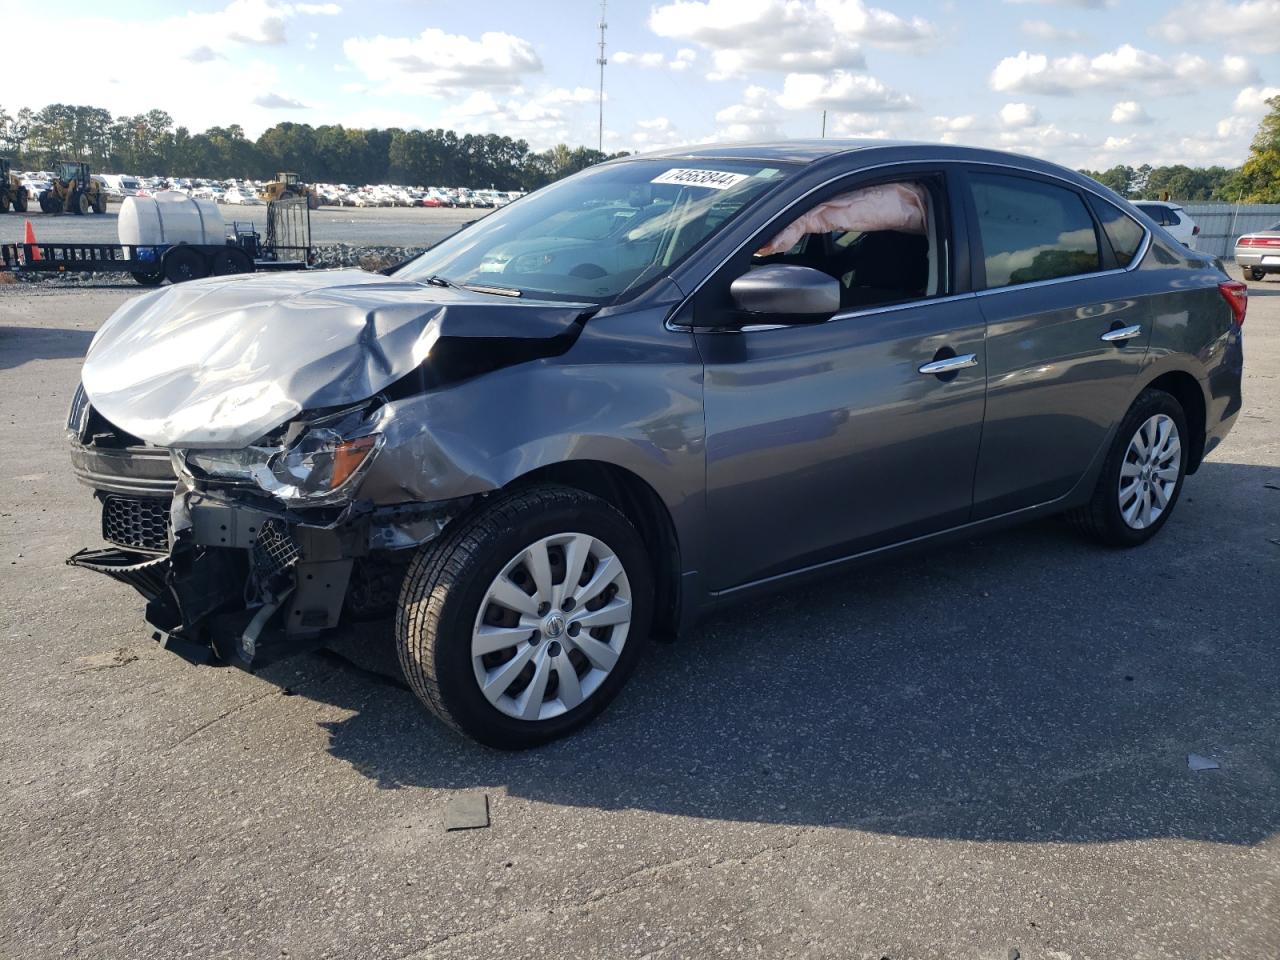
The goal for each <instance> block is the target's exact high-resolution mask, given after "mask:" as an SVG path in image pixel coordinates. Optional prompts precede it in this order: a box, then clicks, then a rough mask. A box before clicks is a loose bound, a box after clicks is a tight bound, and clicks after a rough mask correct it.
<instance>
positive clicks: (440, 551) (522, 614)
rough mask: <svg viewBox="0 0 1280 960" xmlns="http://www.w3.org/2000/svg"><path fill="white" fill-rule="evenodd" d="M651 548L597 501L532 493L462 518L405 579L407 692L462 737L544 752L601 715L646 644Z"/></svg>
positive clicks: (562, 491)
mask: <svg viewBox="0 0 1280 960" xmlns="http://www.w3.org/2000/svg"><path fill="white" fill-rule="evenodd" d="M650 563H651V561H650V558H649V556H648V553H647V552H646V550H645V546H644V542H643V541H642V540H641V538H640V535H639V534H638V533H637V532H636V530H635V528H634V527H633V526H632V525H631V523H630V522H629V521H628V520H627V519H626V517H624V516H623V515H622V514H621V513H619V512H618V510H616V509H615V508H614V507H613V506H612V505H610V504H609V503H607V502H606V501H604V500H601V499H600V498H599V497H595V496H592V495H590V494H587V493H583V492H582V491H579V490H574V489H571V488H567V487H555V486H543V487H531V488H529V489H527V490H523V491H518V492H515V493H512V494H508V495H506V496H502V497H499V498H497V499H495V500H493V501H492V502H491V503H489V504H487V505H485V506H484V507H483V508H482V509H481V510H480V511H479V512H477V513H475V514H474V515H472V516H470V517H466V518H461V519H460V520H458V521H455V522H454V523H453V524H451V525H450V527H449V528H447V529H446V531H445V533H444V534H443V535H442V537H441V538H440V539H439V540H437V541H434V542H432V543H430V544H427V545H426V546H425V547H423V548H422V549H421V550H420V551H419V553H418V555H417V556H416V557H415V558H414V560H413V563H412V564H411V566H410V567H409V571H408V573H407V574H406V576H405V580H404V584H403V586H402V588H401V592H400V602H399V606H398V609H397V613H396V645H397V648H398V651H399V654H400V664H401V666H402V667H403V669H404V674H405V678H406V679H407V680H408V682H409V685H410V687H412V689H413V691H414V692H415V693H416V694H417V695H418V697H419V698H421V700H422V701H423V703H425V704H426V706H427V707H428V708H429V709H430V710H431V712H432V713H434V714H435V715H436V716H438V717H439V718H440V719H441V720H443V721H444V722H445V723H447V724H449V725H450V726H451V727H453V728H454V729H456V730H458V731H460V732H462V733H465V734H467V735H468V736H471V737H473V738H474V739H476V740H478V741H480V742H481V743H484V744H487V745H489V746H491V747H498V748H500V749H505V750H516V749H523V748H526V747H533V746H537V745H539V744H542V743H546V742H548V741H550V740H554V739H556V738H557V737H562V736H564V735H565V734H567V733H570V732H571V731H573V730H575V729H577V728H578V727H580V726H582V725H583V724H585V723H586V722H587V721H588V720H590V719H591V718H592V717H594V716H595V715H596V714H598V713H599V712H600V711H601V710H603V709H604V708H605V707H606V706H607V705H608V703H609V702H610V701H611V700H612V699H613V698H614V697H615V696H616V695H617V693H618V691H619V690H620V689H621V688H622V685H623V684H624V683H625V682H626V679H627V677H628V676H629V675H630V673H631V671H632V670H633V669H634V668H635V665H636V662H637V660H638V658H639V656H640V652H641V648H642V647H643V645H644V644H645V642H646V641H647V640H648V633H649V624H650V620H651V617H652V607H653V576H652V572H651V569H650Z"/></svg>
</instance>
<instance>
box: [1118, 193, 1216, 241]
mask: <svg viewBox="0 0 1280 960" xmlns="http://www.w3.org/2000/svg"><path fill="white" fill-rule="evenodd" d="M1134 206H1135V207H1137V208H1138V209H1139V210H1141V211H1142V212H1143V213H1145V214H1146V215H1147V216H1148V217H1150V218H1151V219H1152V220H1154V221H1155V222H1156V223H1158V224H1160V226H1162V227H1164V228H1165V229H1166V230H1168V231H1169V232H1170V233H1171V234H1173V238H1174V239H1175V240H1177V241H1178V242H1179V243H1181V244H1182V245H1183V246H1184V247H1186V248H1187V249H1189V250H1194V249H1195V248H1196V237H1197V236H1198V235H1199V233H1200V228H1199V227H1198V226H1196V222H1195V221H1194V220H1192V219H1191V217H1189V216H1188V215H1187V211H1185V210H1183V209H1182V208H1181V207H1180V206H1178V205H1177V204H1176V203H1167V202H1165V201H1163V200H1142V201H1139V202H1137V203H1135V204H1134Z"/></svg>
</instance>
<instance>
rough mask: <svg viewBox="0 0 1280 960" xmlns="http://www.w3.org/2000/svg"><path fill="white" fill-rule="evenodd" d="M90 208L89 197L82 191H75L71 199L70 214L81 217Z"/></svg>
mask: <svg viewBox="0 0 1280 960" xmlns="http://www.w3.org/2000/svg"><path fill="white" fill-rule="evenodd" d="M91 209H92V208H91V207H90V206H89V196H88V194H86V193H85V192H84V191H83V190H77V191H76V192H75V194H74V195H73V196H72V197H71V212H72V213H74V214H76V215H77V216H81V217H83V216H84V215H85V214H87V213H88V212H89V211H90V210H91Z"/></svg>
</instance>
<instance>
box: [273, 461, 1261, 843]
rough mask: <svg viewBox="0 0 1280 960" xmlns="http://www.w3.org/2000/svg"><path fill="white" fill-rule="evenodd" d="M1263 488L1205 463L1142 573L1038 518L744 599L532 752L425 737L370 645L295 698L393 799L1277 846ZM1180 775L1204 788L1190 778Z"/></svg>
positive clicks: (422, 719)
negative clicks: (415, 792)
mask: <svg viewBox="0 0 1280 960" xmlns="http://www.w3.org/2000/svg"><path fill="white" fill-rule="evenodd" d="M1266 483H1275V484H1277V485H1280V470H1277V469H1275V468H1264V467H1258V466H1250V465H1243V464H1231V463H1215V462H1212V461H1211V462H1209V463H1207V464H1206V465H1205V466H1204V468H1203V469H1202V470H1201V472H1200V473H1199V474H1197V476H1196V477H1194V478H1192V480H1191V481H1190V483H1189V484H1188V486H1187V487H1186V489H1185V491H1184V495H1183V501H1182V503H1181V504H1180V507H1179V513H1178V515H1177V516H1176V517H1175V518H1174V519H1173V521H1172V522H1171V523H1170V524H1169V525H1168V526H1167V527H1166V528H1165V530H1164V531H1163V532H1162V534H1161V536H1160V537H1158V538H1157V539H1156V540H1155V541H1153V542H1152V543H1150V544H1148V545H1147V546H1145V547H1143V548H1140V549H1138V550H1131V551H1112V550H1105V549H1102V548H1099V547H1097V546H1094V545H1092V544H1091V543H1089V542H1087V541H1085V540H1083V539H1081V538H1080V537H1079V536H1077V535H1076V534H1075V533H1074V531H1072V530H1071V529H1070V528H1069V527H1067V526H1066V525H1065V524H1063V523H1061V522H1059V521H1046V522H1041V523H1036V524H1032V525H1030V526H1026V527H1022V528H1018V529H1014V530H1010V531H1008V532H1005V533H1000V534H995V535H991V536H987V537H984V538H981V539H976V540H973V541H969V542H963V543H959V544H955V545H952V546H949V547H946V548H941V549H938V550H935V551H934V552H932V553H930V554H927V555H918V556H914V557H909V558H905V559H898V560H893V561H885V562H883V563H881V564H878V565H876V566H872V567H869V568H865V569H862V570H860V571H857V572H854V573H851V574H848V575H846V576H844V577H843V578H837V579H835V580H833V581H830V582H828V583H826V584H818V585H815V586H810V587H805V588H803V589H797V590H795V591H793V592H790V593H783V594H780V595H778V596H776V597H773V598H769V599H765V600H760V601H756V602H753V603H751V604H749V605H747V606H745V607H742V608H739V609H737V610H735V611H733V612H729V613H726V614H724V615H722V616H720V617H719V618H717V619H715V620H713V621H710V622H708V623H707V624H705V625H704V626H702V627H701V628H699V629H697V630H696V631H694V633H693V634H692V635H691V636H689V637H686V638H684V639H682V640H681V641H680V642H678V643H675V644H656V645H654V646H652V647H651V648H650V650H649V652H648V654H647V655H646V657H645V658H644V661H643V662H642V664H641V666H640V668H639V669H638V671H637V673H636V675H635V676H634V677H633V678H632V679H631V681H630V683H629V684H628V686H627V688H626V689H625V690H624V691H623V694H622V695H621V697H620V698H619V700H618V701H617V702H616V703H615V704H614V705H613V706H612V707H611V708H610V709H609V710H608V711H606V712H605V714H603V715H602V716H601V717H600V718H598V719H597V720H596V721H595V722H594V723H593V724H591V725H589V726H587V727H586V728H584V729H583V730H581V731H580V732H578V733H577V734H575V735H573V736H571V737H569V738H567V739H565V740H562V741H559V742H557V743H555V744H552V745H550V746H548V747H544V748H542V749H539V750H534V751H530V752H526V753H501V752H498V751H493V750H489V749H486V748H483V747H480V746H478V745H476V744H474V743H472V742H470V741H468V740H465V739H463V738H461V737H458V736H456V735H454V734H453V733H451V732H450V731H448V730H447V729H445V728H444V727H443V726H442V725H441V724H439V723H437V722H436V721H434V720H433V719H432V718H431V717H430V716H429V715H427V714H426V713H425V711H423V710H422V709H421V708H420V707H419V706H418V704H417V701H416V700H415V699H414V697H413V695H412V694H411V693H410V692H409V691H408V690H407V689H405V688H404V687H403V685H402V683H401V682H400V681H399V679H398V676H397V674H398V671H397V669H396V668H395V666H394V653H393V651H392V647H391V640H390V634H389V632H388V631H387V630H385V629H383V630H378V629H370V630H365V631H363V632H362V633H361V634H360V635H358V636H356V635H349V636H347V637H345V638H342V639H341V640H340V642H339V643H338V647H339V649H340V651H341V652H342V653H343V657H344V658H352V659H354V660H355V661H358V662H359V663H360V664H362V665H363V666H357V665H354V664H352V663H350V662H348V660H347V659H340V658H339V657H337V656H334V655H326V656H329V657H330V659H331V660H332V661H333V663H334V664H336V665H337V666H336V669H335V671H334V672H333V673H330V674H328V675H327V676H326V678H325V679H324V680H322V681H320V682H318V683H314V684H306V683H304V684H303V685H302V689H299V690H298V691H297V692H299V693H301V694H303V695H306V696H310V697H314V698H316V699H319V700H324V701H327V702H332V703H334V704H337V705H340V706H341V707H343V708H344V709H346V710H350V711H352V715H351V716H350V717H349V718H347V719H344V720H341V721H338V722H334V723H330V724H328V725H327V729H328V732H329V735H330V743H329V750H330V752H331V754H332V755H333V756H334V757H336V758H339V759H340V760H342V761H344V762H347V763H350V764H351V765H352V766H353V767H354V768H356V769H358V770H359V771H361V772H362V773H364V774H365V775H366V776H368V777H370V778H372V779H374V780H375V781H376V782H377V783H378V785H379V786H381V787H383V788H388V789H396V788H402V787H430V788H437V789H484V790H489V791H492V792H494V793H497V794H502V793H505V794H506V795H507V796H509V797H519V798H526V799H528V800H532V801H537V802H543V803H553V804H564V805H568V806H571V807H592V808H601V809H622V808H636V809H642V810H649V811H654V812H658V813H665V814H675V815H680V816H692V817H706V818H715V819H727V820H740V821H752V822H759V823H780V824H800V825H813V826H828V827H846V828H857V829H861V830H870V831H878V832H885V833H892V834H897V835H908V836H920V837H945V838H954V839H959V840H1004V841H1028V842H1032V841H1034V842H1043V841H1062V842H1098V841H1118V840H1136V839H1143V838H1149V837H1184V838H1191V839H1196V840H1210V841H1217V842H1223V843H1235V844H1252V843H1257V842H1259V841H1262V840H1264V839H1265V838H1267V837H1269V836H1271V835H1272V834H1274V833H1275V832H1276V831H1277V829H1280V709H1278V707H1280V647H1278V645H1277V644H1276V643H1275V638H1276V630H1277V622H1278V621H1280V593H1278V592H1277V590H1276V584H1277V583H1278V582H1280V545H1277V544H1276V543H1275V542H1274V541H1272V540H1270V539H1268V538H1273V537H1275V538H1280V490H1274V489H1271V488H1268V487H1266V486H1265V485H1264V484H1266ZM368 668H372V669H368ZM291 671H293V673H291ZM296 672H300V671H299V668H298V667H289V666H288V665H287V664H284V665H281V666H280V667H278V668H276V669H275V670H274V671H270V672H269V673H268V674H267V676H268V678H269V679H271V680H273V681H274V682H277V683H281V684H287V683H289V681H290V679H291V677H293V676H294V673H296ZM310 672H311V673H312V674H313V675H314V671H313V670H312V671H310ZM1188 753H1196V754H1201V755H1204V756H1208V757H1211V758H1213V759H1214V760H1216V761H1218V762H1219V763H1220V765H1221V769H1218V770H1213V771H1206V772H1200V773H1195V772H1192V771H1191V770H1190V769H1189V768H1188V762H1187V755H1188Z"/></svg>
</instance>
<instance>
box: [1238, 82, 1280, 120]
mask: <svg viewBox="0 0 1280 960" xmlns="http://www.w3.org/2000/svg"><path fill="white" fill-rule="evenodd" d="M1272 97H1280V87H1245V88H1244V89H1243V90H1241V91H1240V92H1239V93H1237V94H1236V99H1235V102H1234V103H1233V104H1232V105H1231V109H1232V110H1234V111H1235V112H1236V113H1248V114H1257V115H1259V116H1261V115H1262V114H1264V113H1266V112H1267V101H1268V100H1270V99H1271V98H1272Z"/></svg>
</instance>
